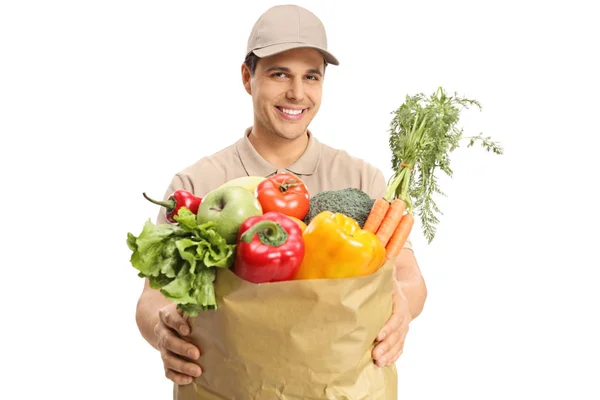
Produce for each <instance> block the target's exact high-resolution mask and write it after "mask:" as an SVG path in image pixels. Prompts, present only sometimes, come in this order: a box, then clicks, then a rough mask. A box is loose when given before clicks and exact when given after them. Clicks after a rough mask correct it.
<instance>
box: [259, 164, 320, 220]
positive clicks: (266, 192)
mask: <svg viewBox="0 0 600 400" xmlns="http://www.w3.org/2000/svg"><path fill="white" fill-rule="evenodd" d="M256 198H257V199H258V201H259V203H260V205H261V206H262V208H263V213H268V212H280V213H282V214H285V215H288V216H290V217H296V218H298V219H300V220H301V219H303V218H304V217H305V216H306V213H308V208H309V205H310V195H309V193H308V189H307V188H306V186H305V185H304V182H302V180H301V179H300V178H298V177H296V176H295V175H292V174H287V173H281V174H276V175H273V176H272V177H270V178H267V179H265V180H264V181H262V182H261V183H260V184H259V185H258V186H257V187H256Z"/></svg>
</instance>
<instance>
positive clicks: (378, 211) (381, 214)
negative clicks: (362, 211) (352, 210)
mask: <svg viewBox="0 0 600 400" xmlns="http://www.w3.org/2000/svg"><path fill="white" fill-rule="evenodd" d="M389 208H390V202H389V201H387V200H386V199H384V198H383V197H379V198H378V199H377V200H375V203H373V207H371V212H370V213H369V216H368V217H367V220H366V221H365V224H364V226H363V230H365V231H369V232H373V233H377V229H379V226H380V225H381V222H382V221H383V219H384V218H385V214H386V213H387V211H388V209H389Z"/></svg>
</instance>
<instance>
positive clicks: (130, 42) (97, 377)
mask: <svg viewBox="0 0 600 400" xmlns="http://www.w3.org/2000/svg"><path fill="white" fill-rule="evenodd" d="M592 3H593V2H592V1H587V2H584V1H573V0H572V1H569V2H567V1H563V2H558V1H544V2H542V1H495V2H491V1H486V2H483V1H441V0H440V1H418V2H415V1H410V2H409V1H393V2H392V1H389V2H387V5H383V4H384V3H383V2H381V1H368V2H362V3H354V5H350V3H348V2H333V1H303V2H299V3H298V4H300V5H303V6H305V7H307V8H309V9H310V10H311V11H313V12H315V13H316V14H317V15H318V16H319V17H320V18H321V19H322V21H323V22H324V24H325V26H326V29H327V32H328V37H329V45H330V49H331V51H332V52H333V53H334V54H336V56H337V57H338V58H339V59H340V61H341V65H340V66H338V67H335V66H332V67H330V68H329V69H328V71H327V76H326V80H325V88H324V98H323V105H322V109H321V111H320V114H319V115H318V116H317V118H316V119H315V121H314V123H313V124H312V125H311V129H312V130H313V132H314V133H315V135H317V136H318V137H319V138H320V139H321V140H322V141H324V142H326V143H328V144H330V145H332V146H334V147H342V148H344V149H346V150H347V151H349V152H350V153H352V154H354V155H356V156H359V157H362V158H364V159H366V160H368V161H370V162H372V163H373V164H375V165H376V166H378V167H379V168H381V169H382V170H383V171H384V172H385V174H386V177H389V176H390V175H391V170H390V154H389V151H388V146H387V138H388V136H387V134H388V133H387V129H388V126H389V122H390V121H391V112H392V111H393V110H395V109H396V108H397V107H398V106H400V104H401V103H402V102H403V101H404V98H405V96H406V95H407V94H416V93H418V92H424V93H426V94H430V93H432V92H433V91H434V90H435V89H436V88H437V87H438V86H442V87H444V88H445V89H446V90H448V91H449V92H451V93H453V92H458V93H459V94H460V95H464V96H466V97H470V98H474V99H477V100H479V101H480V102H481V103H482V105H483V110H482V111H481V112H479V111H475V110H473V111H467V112H464V113H463V116H462V119H461V124H460V125H461V126H462V127H464V129H465V134H478V133H480V132H483V133H484V134H485V135H490V136H492V138H493V139H494V140H497V141H499V142H501V143H502V145H503V147H504V148H505V154H504V155H502V156H497V155H493V154H491V153H486V152H485V151H484V150H483V149H481V148H480V147H475V148H468V149H467V148H466V147H461V148H459V149H458V150H456V151H455V152H454V153H453V154H452V157H451V158H452V167H453V169H454V176H453V177H452V178H447V177H444V176H441V177H440V179H441V180H440V182H441V185H442V189H443V190H444V191H445V192H446V194H447V195H448V196H447V198H440V199H438V204H439V205H440V207H441V209H442V211H443V212H444V215H443V216H442V220H441V223H440V225H439V230H438V234H437V236H436V239H435V240H434V242H433V243H431V244H430V245H427V244H426V242H425V240H424V239H423V237H422V235H421V234H420V233H419V229H420V228H419V226H418V225H417V226H416V227H415V231H414V232H415V233H414V234H413V243H414V246H415V252H416V256H417V258H418V260H419V263H420V266H421V268H422V271H423V274H424V276H425V278H426V281H427V285H428V289H429V296H428V299H427V303H426V306H425V310H424V312H423V314H422V315H421V316H419V318H418V319H417V320H415V321H414V322H413V323H412V325H411V330H410V332H409V336H408V338H407V342H406V346H405V351H404V355H403V356H402V357H401V359H400V360H399V361H398V364H397V366H398V371H399V379H400V383H399V398H400V399H411V400H419V399H461V400H466V399H477V400H480V399H509V398H510V399H534V398H535V399H542V398H550V397H551V398H558V399H578V400H583V399H598V398H600V388H599V384H598V383H597V382H598V379H597V378H598V376H599V375H600V364H599V361H598V360H599V359H600V345H599V344H598V338H599V337H600V329H599V327H598V318H599V317H598V315H599V313H598V307H599V305H600V294H599V293H600V290H599V289H598V285H599V281H598V278H599V276H600V275H599V274H598V268H599V267H600V263H599V262H598V256H597V254H598V253H597V251H598V243H597V242H598V239H600V235H598V232H597V231H596V227H597V226H598V224H599V223H600V218H599V215H598V211H597V210H598V206H597V198H596V197H595V196H594V195H593V194H592V191H593V190H594V189H595V186H596V183H597V182H598V178H597V177H596V170H597V166H598V161H597V158H596V155H597V154H598V146H599V145H600V140H599V139H598V135H599V133H600V131H599V128H598V126H599V124H598V115H599V106H600V102H599V100H598V99H599V93H600V81H599V74H598V71H600V63H599V62H598V38H599V37H600V30H599V28H598V21H597V13H594V12H592ZM274 4H277V3H275V2H270V1H248V2H210V3H204V2H200V1H172V2H158V1H148V0H145V1H127V0H119V1H102V2H100V1H96V2H92V1H70V2H67V1H38V2H33V1H12V2H8V1H6V2H2V5H1V6H0V57H1V60H0V61H1V62H0V134H1V138H2V142H1V143H2V145H1V149H2V150H1V153H2V156H1V158H0V162H1V174H2V181H1V187H2V196H1V200H0V201H1V202H2V208H3V210H4V211H3V220H4V224H3V229H2V230H1V232H2V249H3V256H2V267H3V273H2V289H1V290H0V296H2V306H3V308H4V309H3V310H2V314H3V318H2V329H1V330H0V332H1V333H0V335H1V336H2V340H1V343H2V351H1V352H2V353H1V355H0V360H2V361H1V362H2V371H3V372H2V375H3V376H2V384H1V385H0V398H2V399H19V400H20V399H33V398H42V397H43V398H46V396H50V395H52V397H54V396H58V397H60V398H61V399H82V398H85V399H87V400H91V399H108V398H111V399H169V398H170V396H171V390H172V389H171V384H170V382H169V381H168V380H167V379H166V378H164V376H163V369H162V363H161V359H160V357H159V354H158V353H157V352H155V351H154V350H153V349H151V347H150V346H149V345H148V344H146V342H145V341H144V340H143V339H142V337H141V335H140V334H139V332H138V330H137V327H136V325H135V320H134V313H135V305H136V301H137V298H138V295H139V293H140V291H141V288H142V280H141V279H139V278H138V277H137V275H136V273H135V270H134V269H133V268H132V267H131V266H130V264H129V263H128V261H129V255H130V252H129V250H128V249H127V246H126V244H125V239H126V233H127V232H133V233H136V234H137V233H139V231H140V230H141V227H142V224H143V222H144V221H145V220H146V219H148V218H152V219H154V218H155V216H156V213H157V212H158V209H157V207H156V206H154V205H152V204H150V203H148V202H147V201H145V200H144V199H143V197H142V192H144V191H146V192H147V193H149V194H151V195H153V196H155V197H160V196H162V194H163V193H164V191H165V189H166V187H167V184H168V183H169V181H170V179H171V177H172V175H173V174H174V173H175V172H177V171H179V170H180V169H181V168H183V167H185V166H187V165H189V164H191V163H192V162H194V161H195V160H197V159H198V158H200V157H202V156H205V155H209V154H212V153H213V152H215V151H217V150H219V149H221V148H223V147H225V146H227V145H229V144H231V143H232V142H233V141H235V140H237V139H238V138H239V137H240V135H241V134H242V132H243V129H244V128H246V127H247V126H249V125H250V124H251V122H252V106H251V99H250V97H249V96H248V95H247V94H246V93H245V92H244V90H243V88H242V84H241V78H240V65H241V62H242V60H243V56H244V51H245V46H246V40H247V37H248V34H249V32H250V30H251V28H252V25H253V24H254V21H255V20H256V19H257V18H258V17H259V15H260V14H261V13H262V12H263V11H265V10H266V9H267V8H268V7H269V6H271V5H274ZM81 390H86V391H87V392H85V395H84V394H82V393H83V392H82V391H81Z"/></svg>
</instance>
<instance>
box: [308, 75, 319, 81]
mask: <svg viewBox="0 0 600 400" xmlns="http://www.w3.org/2000/svg"><path fill="white" fill-rule="evenodd" d="M307 78H308V79H309V80H313V81H318V80H319V77H318V76H316V75H309V76H307Z"/></svg>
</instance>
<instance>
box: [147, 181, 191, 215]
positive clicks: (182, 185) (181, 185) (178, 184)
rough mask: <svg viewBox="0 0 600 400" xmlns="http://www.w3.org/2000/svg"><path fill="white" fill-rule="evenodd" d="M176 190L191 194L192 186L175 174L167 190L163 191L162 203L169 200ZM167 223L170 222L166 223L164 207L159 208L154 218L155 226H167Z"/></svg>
mask: <svg viewBox="0 0 600 400" xmlns="http://www.w3.org/2000/svg"><path fill="white" fill-rule="evenodd" d="M176 190H187V191H189V192H192V185H191V182H190V181H189V179H185V178H183V177H182V176H181V175H180V174H176V175H175V176H173V179H172V180H171V183H169V186H168V187H167V190H166V191H165V194H164V196H163V201H164V200H167V199H168V198H169V196H171V195H172V194H173V192H175V191H176ZM168 223H170V222H169V221H167V213H166V209H165V208H164V207H160V210H159V212H158V216H157V218H156V224H157V225H158V224H168Z"/></svg>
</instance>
